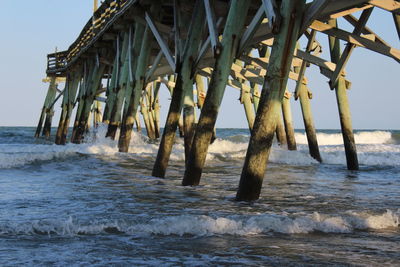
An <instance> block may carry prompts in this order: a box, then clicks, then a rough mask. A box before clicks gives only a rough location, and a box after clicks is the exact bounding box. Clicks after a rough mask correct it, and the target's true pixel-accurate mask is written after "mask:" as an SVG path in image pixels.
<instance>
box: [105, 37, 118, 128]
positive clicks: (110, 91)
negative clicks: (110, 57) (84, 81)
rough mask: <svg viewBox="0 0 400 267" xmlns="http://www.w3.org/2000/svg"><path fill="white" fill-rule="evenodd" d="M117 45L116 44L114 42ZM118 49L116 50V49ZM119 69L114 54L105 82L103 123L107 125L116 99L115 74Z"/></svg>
mask: <svg viewBox="0 0 400 267" xmlns="http://www.w3.org/2000/svg"><path fill="white" fill-rule="evenodd" d="M116 43H117V44H118V42H116ZM117 49H118V48H117ZM118 68H119V55H118V53H116V55H115V58H114V63H113V68H112V72H111V79H109V80H108V81H107V91H106V96H107V100H106V106H105V108H104V114H103V123H105V124H109V123H110V120H111V113H112V110H113V107H114V104H115V97H116V93H115V92H116V89H115V88H116V87H117V82H118V78H117V73H118Z"/></svg>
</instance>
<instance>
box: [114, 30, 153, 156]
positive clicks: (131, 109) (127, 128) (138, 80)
mask: <svg viewBox="0 0 400 267" xmlns="http://www.w3.org/2000/svg"><path fill="white" fill-rule="evenodd" d="M150 38H151V30H150V28H149V26H148V25H147V26H146V28H145V30H144V33H143V39H142V43H141V48H140V53H139V57H138V58H137V65H136V70H135V76H134V81H135V82H134V87H133V90H132V93H131V97H130V99H129V105H128V108H127V110H126V113H125V114H124V115H123V118H122V123H121V131H120V136H119V140H118V149H119V151H120V152H128V150H129V143H130V141H131V134H132V129H133V124H134V122H135V116H136V112H137V110H138V107H139V104H140V98H141V96H142V90H143V89H144V87H145V85H146V84H145V74H146V71H147V68H148V66H149V58H150V51H151V45H150V43H151V39H150Z"/></svg>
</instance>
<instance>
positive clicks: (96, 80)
mask: <svg viewBox="0 0 400 267" xmlns="http://www.w3.org/2000/svg"><path fill="white" fill-rule="evenodd" d="M104 70H105V65H103V64H100V63H99V62H98V61H97V60H95V62H94V66H93V71H92V75H91V78H90V80H89V82H88V85H87V88H86V92H85V95H84V99H83V101H84V103H83V106H82V111H81V114H80V117H79V122H78V127H77V128H76V133H75V136H74V139H73V140H72V142H73V143H76V144H79V143H81V142H82V139H83V136H84V134H85V131H86V129H87V124H88V122H89V114H90V111H91V108H92V104H93V101H94V99H95V96H96V92H97V90H98V89H99V86H100V84H101V80H102V77H103V74H104Z"/></svg>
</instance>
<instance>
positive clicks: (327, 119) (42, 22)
mask: <svg viewBox="0 0 400 267" xmlns="http://www.w3.org/2000/svg"><path fill="white" fill-rule="evenodd" d="M0 3H1V9H0V23H1V25H2V26H1V27H0V36H1V42H0V80H1V83H0V92H1V98H0V99H1V100H0V126H33V125H36V124H37V121H38V119H39V114H40V110H41V107H42V105H43V101H44V98H45V94H46V91H47V86H48V85H47V84H44V83H42V82H41V80H42V78H45V75H46V73H45V71H46V62H47V59H46V55H47V54H48V53H51V52H53V51H54V49H55V47H58V50H59V51H60V50H65V49H67V48H68V46H69V45H70V44H71V43H72V42H73V41H74V40H75V38H76V37H77V36H78V34H79V33H80V31H81V29H82V28H83V26H84V25H85V24H86V22H87V21H88V20H89V18H90V16H91V13H92V8H93V1H92V0H35V1H32V0H30V1H28V0H22V1H17V0H13V1H6V0H0ZM339 24H342V25H344V22H343V21H339ZM367 26H369V27H370V28H372V30H374V31H375V32H376V33H377V34H378V35H380V36H381V37H382V38H383V39H385V40H386V41H387V42H388V43H390V44H391V45H392V46H393V47H395V48H398V49H399V48H400V46H399V38H398V35H397V33H396V31H395V28H394V24H393V19H392V16H391V14H389V13H387V12H383V11H381V10H379V9H377V8H376V9H375V10H374V11H373V13H372V15H371V19H370V21H369V22H368V24H367ZM349 30H350V31H351V28H349ZM317 39H318V40H319V41H320V43H321V44H322V45H323V47H324V52H323V58H325V59H328V60H329V55H328V54H327V51H328V46H327V42H326V39H327V37H326V36H325V35H324V34H321V33H319V34H317ZM302 48H304V45H303V47H302ZM346 72H347V79H349V80H350V81H351V82H352V88H351V90H350V91H348V95H349V100H350V105H351V111H352V118H353V127H354V128H355V129H400V119H399V115H400V106H399V104H398V102H399V101H400V86H399V82H398V81H399V80H398V77H399V76H400V66H399V64H398V63H397V62H395V61H394V60H393V59H390V58H387V57H385V56H383V55H379V54H376V53H373V52H370V51H368V50H366V49H363V48H357V49H355V51H354V52H353V55H352V57H351V58H350V60H349V63H348V65H347V67H346ZM306 76H307V78H308V80H309V87H310V89H311V90H312V92H313V96H314V98H313V100H312V109H313V113H314V120H315V125H316V127H317V128H320V129H322V128H334V129H337V128H340V124H339V117H338V112H337V107H336V98H335V93H334V92H333V91H331V90H330V89H329V86H328V84H327V79H326V78H325V77H324V76H322V75H321V74H320V73H319V69H318V68H315V67H312V68H308V69H307V72H306ZM61 89H62V88H61ZM289 90H290V91H293V90H294V83H293V82H290V83H289ZM161 97H162V99H161V105H162V111H163V112H164V113H165V112H166V111H167V109H168V105H169V100H168V94H167V92H166V89H165V88H164V90H163V93H162V95H161ZM238 98H239V91H237V90H235V89H233V88H229V87H228V88H227V89H226V93H225V97H224V100H223V104H222V107H221V110H220V115H219V119H218V122H217V126H218V127H240V128H244V127H247V122H246V120H245V115H244V110H243V107H242V106H241V105H240V103H239V101H238ZM299 106H300V103H298V102H297V101H296V102H295V101H293V102H292V111H293V117H294V124H295V127H296V128H303V122H302V118H301V111H300V107H299ZM59 107H60V105H59V104H58V103H57V104H56V115H55V117H54V119H53V125H56V124H57V123H58V118H59V110H60V108H59ZM162 118H165V115H163V116H162ZM163 124H164V121H163V122H162V125H163Z"/></svg>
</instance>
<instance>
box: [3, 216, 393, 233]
mask: <svg viewBox="0 0 400 267" xmlns="http://www.w3.org/2000/svg"><path fill="white" fill-rule="evenodd" d="M399 223H400V210H398V211H396V212H394V211H391V210H387V211H386V212H384V213H382V214H370V213H365V212H364V213H357V212H352V211H349V212H345V213H344V214H341V215H324V214H321V213H318V212H314V213H313V214H309V215H301V216H289V215H278V214H262V215H252V216H232V217H212V216H206V215H180V216H165V217H159V218H152V219H149V220H148V221H146V222H132V221H117V220H114V221H113V220H108V221H104V220H99V221H98V222H96V221H95V220H94V221H93V222H91V223H89V224H85V223H79V221H78V220H75V219H73V218H72V217H69V218H68V219H66V220H64V221H60V220H55V219H54V220H49V219H46V220H37V221H33V222H26V223H20V222H19V223H12V222H3V223H0V236H4V235H38V234H39V235H60V236H71V235H72V236H73V235H85V234H89V235H93V234H106V233H108V234H110V233H111V234H115V233H125V234H128V235H133V236H146V235H165V236H168V235H178V236H183V235H193V236H213V235H238V236H247V235H260V234H266V233H269V232H274V233H283V234H308V233H313V232H323V233H352V232H353V231H355V230H358V231H367V230H390V229H392V230H396V231H397V229H398V227H399Z"/></svg>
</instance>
